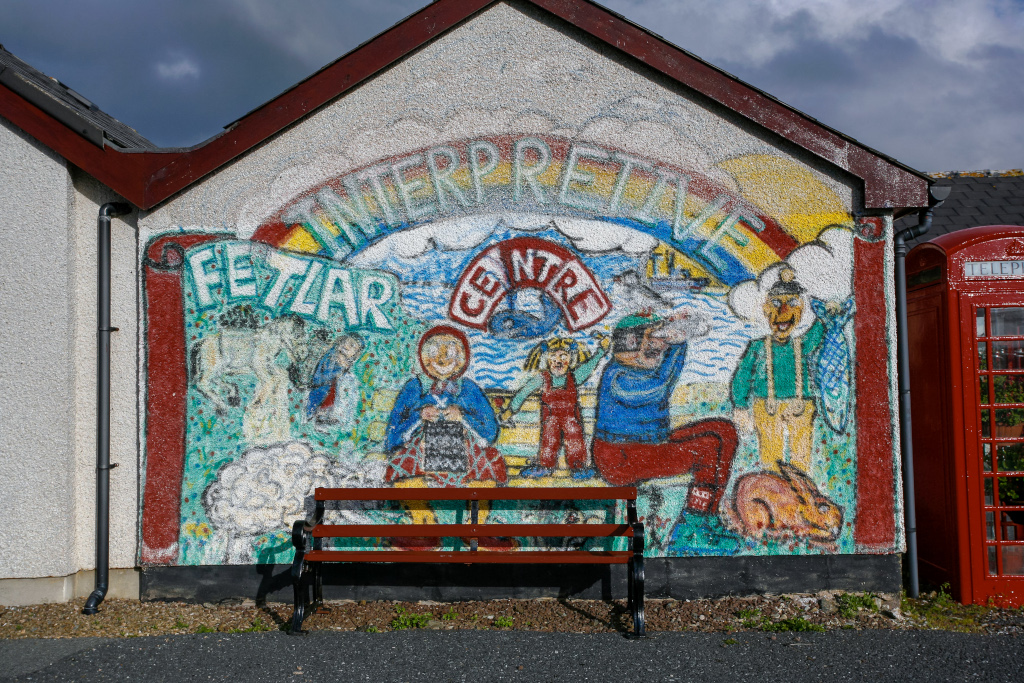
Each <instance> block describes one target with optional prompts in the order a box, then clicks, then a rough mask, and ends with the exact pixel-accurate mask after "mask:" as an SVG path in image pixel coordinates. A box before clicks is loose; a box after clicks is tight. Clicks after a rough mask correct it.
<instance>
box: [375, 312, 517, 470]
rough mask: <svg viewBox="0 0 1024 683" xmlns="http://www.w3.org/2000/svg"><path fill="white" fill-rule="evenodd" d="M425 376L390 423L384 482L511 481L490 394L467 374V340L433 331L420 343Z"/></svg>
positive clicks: (398, 404)
mask: <svg viewBox="0 0 1024 683" xmlns="http://www.w3.org/2000/svg"><path fill="white" fill-rule="evenodd" d="M419 360H420V366H421V367H422V368H423V373H424V375H423V376H421V377H413V378H412V379H410V380H409V381H408V382H406V383H405V386H404V387H402V390H401V392H399V394H398V397H397V398H396V399H395V407H394V408H393V409H392V410H391V415H390V417H389V418H388V428H387V435H386V439H385V448H386V449H387V451H388V453H389V454H390V459H389V462H388V467H387V471H386V472H385V474H384V478H385V480H386V481H388V482H396V485H398V483H397V482H398V480H405V479H409V478H423V479H426V480H427V481H422V483H421V482H415V483H414V482H404V484H405V485H416V483H418V484H419V485H421V486H422V485H428V484H432V485H434V486H459V485H462V484H465V483H467V482H469V481H471V480H477V481H483V480H494V481H497V482H499V483H502V484H504V483H505V482H506V481H507V480H508V476H507V474H506V472H505V461H504V459H502V457H501V454H500V453H499V452H498V450H497V449H496V448H494V447H493V446H492V444H493V443H494V440H495V439H496V438H497V437H498V421H497V420H496V419H495V417H494V410H493V409H492V408H491V404H490V403H489V402H488V401H487V397H486V396H485V395H484V392H483V391H482V390H481V389H480V387H479V386H477V385H476V383H475V382H473V381H472V380H470V379H466V378H465V377H463V376H462V374H463V373H464V372H465V371H466V368H467V367H468V365H469V341H468V340H467V339H466V335H464V334H463V333H462V332H460V331H459V330H457V329H456V328H454V327H451V326H449V325H438V326H437V327H434V328H432V329H430V330H428V331H427V332H426V333H425V334H424V335H423V337H422V338H421V339H420V343H419Z"/></svg>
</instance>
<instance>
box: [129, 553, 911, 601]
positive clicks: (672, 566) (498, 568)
mask: <svg viewBox="0 0 1024 683" xmlns="http://www.w3.org/2000/svg"><path fill="white" fill-rule="evenodd" d="M645 564H646V574H647V577H646V582H645V583H646V591H645V593H646V595H647V596H648V597H651V598H668V597H672V598H677V599H695V598H710V597H718V596H722V595H752V594H760V593H813V592H818V591H823V590H845V591H872V592H876V593H898V592H899V590H900V588H901V586H902V579H901V572H900V556H899V555H815V556H778V557H685V558H683V557H673V558H652V559H648V560H647V562H646V563H645ZM290 570H291V567H290V566H289V565H249V566H226V565H222V566H206V567H143V568H142V572H141V583H140V589H141V593H140V596H141V598H142V599H143V600H184V601H190V602H191V601H194V602H218V601H220V600H226V599H231V598H252V599H254V600H257V601H262V600H271V601H282V602H289V601H291V599H292V587H291V574H290ZM324 597H325V598H326V599H329V600H342V599H348V600H410V601H411V600H437V601H443V602H449V601H461V600H488V599H497V598H543V597H554V598H576V599H603V600H610V599H619V598H625V597H626V571H625V567H623V566H614V567H608V566H600V565H564V566H558V565H555V566H552V565H534V566H523V565H487V566H467V565H448V564H438V565H429V564H417V565H413V564H392V565H381V564H377V565H365V564H364V565H346V566H339V565H334V566H328V567H325V570H324Z"/></svg>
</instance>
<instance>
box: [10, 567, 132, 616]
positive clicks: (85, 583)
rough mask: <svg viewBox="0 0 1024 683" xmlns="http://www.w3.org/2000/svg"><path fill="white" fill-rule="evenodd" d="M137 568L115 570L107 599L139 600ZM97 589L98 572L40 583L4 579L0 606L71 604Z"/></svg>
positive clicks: (86, 572) (83, 571)
mask: <svg viewBox="0 0 1024 683" xmlns="http://www.w3.org/2000/svg"><path fill="white" fill-rule="evenodd" d="M139 576H140V572H139V570H138V569H136V568H134V567H133V568H130V569H111V570H110V588H109V590H108V591H107V598H128V599H131V600H138V599H139ZM95 588H96V572H95V571H94V570H92V569H84V570H82V571H80V572H77V573H75V574H69V575H68V576H44V577H42V578H38V579H0V605H5V606H11V607H13V606H16V605H40V604H43V603H48V602H69V601H71V600H77V599H82V600H84V599H85V598H87V597H89V594H90V593H92V592H93V590H94V589H95Z"/></svg>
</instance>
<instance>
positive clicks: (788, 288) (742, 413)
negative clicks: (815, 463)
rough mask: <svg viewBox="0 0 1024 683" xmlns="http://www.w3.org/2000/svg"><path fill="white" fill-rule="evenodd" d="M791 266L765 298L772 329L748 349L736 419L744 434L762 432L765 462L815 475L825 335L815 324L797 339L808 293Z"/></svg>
mask: <svg viewBox="0 0 1024 683" xmlns="http://www.w3.org/2000/svg"><path fill="white" fill-rule="evenodd" d="M795 276H796V273H795V272H794V271H793V269H792V268H790V267H788V266H786V267H784V268H782V270H781V271H780V273H779V280H778V282H776V283H775V284H774V285H772V287H771V289H770V290H768V296H767V297H765V302H764V307H763V310H764V315H765V318H767V320H768V325H769V327H770V329H771V331H770V333H769V334H768V335H767V336H766V337H764V338H762V339H752V340H751V341H750V343H749V344H748V345H747V349H746V351H744V352H743V357H742V358H741V359H740V363H739V367H737V369H736V374H735V375H734V376H733V380H732V399H733V406H734V408H735V413H734V420H735V422H736V425H737V426H738V427H739V428H740V430H741V431H746V432H749V431H750V430H751V429H754V430H756V431H757V439H758V447H759V452H760V457H761V463H762V465H763V466H764V467H765V469H778V463H779V461H780V460H786V459H787V458H786V446H787V445H788V446H789V449H788V450H789V458H788V460H789V462H790V463H791V464H793V465H796V466H797V467H799V468H800V469H802V470H803V471H804V472H805V473H807V474H810V473H811V443H812V438H813V434H814V427H813V420H814V399H813V395H814V394H813V387H812V384H811V379H812V378H811V372H812V370H811V368H812V367H813V366H812V365H811V363H812V358H813V356H814V353H815V351H816V350H817V348H818V345H819V344H821V338H822V335H823V333H824V329H825V328H824V326H823V325H822V324H821V322H820V321H818V320H815V321H814V324H813V325H811V328H810V329H809V330H807V332H805V333H804V334H802V335H800V336H799V337H795V336H793V330H794V329H796V327H797V325H799V323H800V319H801V318H802V317H803V311H804V297H803V293H804V288H803V287H802V286H800V284H799V283H798V282H797V281H796V279H795Z"/></svg>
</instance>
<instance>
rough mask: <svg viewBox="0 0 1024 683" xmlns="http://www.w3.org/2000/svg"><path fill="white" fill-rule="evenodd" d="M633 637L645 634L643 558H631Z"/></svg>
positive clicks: (642, 636) (644, 635) (640, 636)
mask: <svg viewBox="0 0 1024 683" xmlns="http://www.w3.org/2000/svg"><path fill="white" fill-rule="evenodd" d="M631 569H632V570H633V571H632V573H633V610H632V612H633V637H634V638H644V637H646V636H647V625H646V624H645V623H644V558H643V556H641V557H640V559H639V560H633V562H632V563H631Z"/></svg>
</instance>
